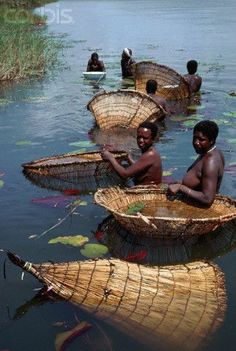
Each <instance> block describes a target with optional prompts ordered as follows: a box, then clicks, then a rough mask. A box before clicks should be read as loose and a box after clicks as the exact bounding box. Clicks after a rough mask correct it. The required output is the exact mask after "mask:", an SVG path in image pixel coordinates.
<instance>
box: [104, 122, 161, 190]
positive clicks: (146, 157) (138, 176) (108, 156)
mask: <svg viewBox="0 0 236 351" xmlns="http://www.w3.org/2000/svg"><path fill="white" fill-rule="evenodd" d="M157 131H158V128H157V126H156V125H155V124H154V123H151V122H143V123H141V124H140V125H139V127H138V129H137V144H138V147H139V148H140V150H141V152H142V155H141V157H140V158H139V159H138V160H137V161H136V162H135V161H133V160H132V159H131V158H130V157H129V163H130V166H129V167H127V168H125V167H123V166H122V165H120V164H119V163H118V162H117V161H116V159H115V158H114V156H113V154H112V153H111V152H109V151H108V150H103V151H102V157H103V158H104V160H108V161H109V162H110V163H111V164H112V166H113V167H114V169H115V170H116V172H117V173H118V174H119V175H120V177H122V178H124V179H126V178H129V177H133V180H134V183H135V185H137V184H159V183H161V179H162V164H161V158H160V155H159V153H158V152H157V151H156V149H155V148H154V146H153V143H154V140H155V138H156V136H157Z"/></svg>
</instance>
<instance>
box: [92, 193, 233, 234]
mask: <svg viewBox="0 0 236 351" xmlns="http://www.w3.org/2000/svg"><path fill="white" fill-rule="evenodd" d="M94 200H95V202H96V203H97V204H99V205H101V206H103V207H105V208H106V209H107V210H108V211H110V212H111V213H112V214H113V216H114V217H115V218H116V220H117V221H118V222H119V223H120V224H121V225H122V226H123V227H124V228H126V229H127V230H128V231H129V232H131V233H133V234H135V235H141V236H148V237H158V238H166V239H167V238H186V237H191V236H196V235H202V234H205V233H208V232H211V231H213V230H215V229H216V228H217V227H219V226H220V225H222V224H223V223H225V222H227V221H230V220H232V219H233V218H236V201H234V200H232V199H230V198H229V197H226V196H222V195H217V196H216V197H215V200H214V202H213V204H212V205H211V207H210V208H208V209H206V208H199V207H197V205H196V204H194V203H190V202H188V201H187V199H186V198H185V197H181V196H178V197H177V196H168V195H167V191H166V190H165V189H161V188H158V187H154V186H153V187H151V186H146V187H145V186H141V187H137V188H135V187H134V188H133V189H132V188H130V189H122V188H119V187H113V188H109V189H108V188H107V189H99V190H98V191H97V192H96V193H95V195H94ZM136 205H138V206H140V205H141V206H142V207H143V209H142V210H141V211H137V213H135V214H127V212H129V209H130V208H131V209H132V207H134V206H136Z"/></svg>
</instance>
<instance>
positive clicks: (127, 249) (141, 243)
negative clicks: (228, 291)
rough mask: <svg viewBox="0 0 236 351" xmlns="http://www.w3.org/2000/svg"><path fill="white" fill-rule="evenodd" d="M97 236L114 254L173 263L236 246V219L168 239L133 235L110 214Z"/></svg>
mask: <svg viewBox="0 0 236 351" xmlns="http://www.w3.org/2000/svg"><path fill="white" fill-rule="evenodd" d="M95 238H96V239H97V240H98V242H99V243H101V244H103V245H106V246H107V247H108V249H109V253H110V255H111V256H112V257H114V258H119V259H122V260H125V261H129V262H135V263H140V264H148V265H173V264H183V263H189V262H193V261H199V260H202V259H204V260H213V259H215V258H217V257H219V256H223V255H224V254H226V253H228V252H230V251H232V250H234V249H235V247H236V221H234V220H232V221H230V222H227V223H225V224H224V225H222V226H220V227H219V228H217V229H216V230H215V231H213V232H210V233H207V234H205V235H200V236H198V237H192V238H190V239H189V238H187V240H182V239H181V240H176V239H174V240H171V239H170V240H165V239H158V238H150V237H142V236H137V235H133V234H132V233H129V232H128V231H127V230H126V229H124V228H123V227H122V226H121V225H120V223H118V222H117V221H116V219H115V218H114V217H113V216H112V215H110V216H108V217H106V218H105V219H104V220H103V221H102V222H101V223H100V224H99V225H98V227H97V230H96V232H95Z"/></svg>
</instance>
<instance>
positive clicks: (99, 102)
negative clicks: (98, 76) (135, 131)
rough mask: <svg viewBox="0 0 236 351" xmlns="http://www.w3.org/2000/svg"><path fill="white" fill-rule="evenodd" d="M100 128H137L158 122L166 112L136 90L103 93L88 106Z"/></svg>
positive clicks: (95, 97) (96, 96)
mask: <svg viewBox="0 0 236 351" xmlns="http://www.w3.org/2000/svg"><path fill="white" fill-rule="evenodd" d="M87 108H88V110H90V111H91V112H92V114H93V116H94V118H95V120H96V123H97V125H98V126H99V128H102V129H112V128H114V127H124V128H137V127H138V126H139V124H140V123H142V122H145V121H152V122H156V121H158V120H162V119H163V117H165V111H164V110H163V108H162V107H161V106H160V105H158V104H157V103H156V102H155V101H154V100H153V99H151V98H150V97H149V96H148V95H146V94H144V93H141V92H137V91H134V90H118V91H110V92H106V91H104V92H102V93H99V94H97V95H95V96H94V97H93V98H92V99H91V100H90V101H89V102H88V105H87Z"/></svg>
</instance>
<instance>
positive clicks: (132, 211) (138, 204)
mask: <svg viewBox="0 0 236 351" xmlns="http://www.w3.org/2000/svg"><path fill="white" fill-rule="evenodd" d="M144 207H145V204H144V203H143V202H136V203H134V204H131V205H130V206H129V207H128V209H127V211H126V214H127V215H132V214H135V213H137V212H140V211H141V210H142V209H143V208H144Z"/></svg>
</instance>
